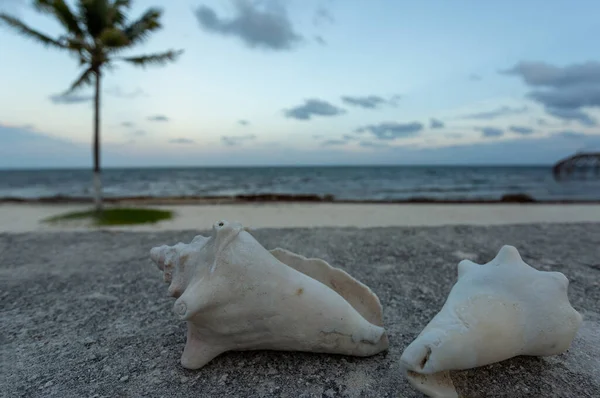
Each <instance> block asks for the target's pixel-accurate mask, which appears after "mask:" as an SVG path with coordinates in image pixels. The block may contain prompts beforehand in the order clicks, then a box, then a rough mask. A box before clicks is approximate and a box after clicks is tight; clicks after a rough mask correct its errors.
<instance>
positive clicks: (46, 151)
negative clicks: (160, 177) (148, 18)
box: [0, 0, 600, 168]
mask: <svg viewBox="0 0 600 398" xmlns="http://www.w3.org/2000/svg"><path fill="white" fill-rule="evenodd" d="M27 3H28V2H26V1H18V0H0V10H1V11H4V12H7V13H11V14H14V15H17V16H18V17H19V18H21V19H22V20H24V21H25V22H26V23H27V24H29V25H31V26H35V27H36V28H37V29H39V30H41V31H44V32H46V33H48V34H50V35H53V36H58V35H59V34H60V29H59V27H58V25H57V24H56V23H55V22H54V21H52V20H50V19H49V18H48V17H46V16H42V15H38V14H36V13H35V12H34V11H33V10H31V9H30V8H29V7H27V6H26V4H27ZM574 4H576V6H575V5H574ZM151 6H158V7H161V8H162V9H163V10H164V16H163V25H164V28H163V29H162V30H160V31H159V32H157V33H155V34H154V35H153V36H152V37H151V38H150V40H148V41H147V42H146V43H145V44H144V45H143V46H141V47H139V48H138V49H137V50H132V51H131V54H132V55H133V54H137V53H146V52H153V51H163V50H167V49H170V48H173V49H183V50H184V53H183V55H182V56H181V58H180V59H179V61H178V62H177V63H175V64H171V65H168V66H166V67H149V68H147V69H135V68H133V67H131V66H129V65H119V66H118V67H117V68H115V70H112V71H109V72H107V75H106V77H105V79H104V82H103V91H102V95H103V103H102V149H103V156H102V163H103V165H104V166H107V167H111V166H169V165H172V166H178V165H186V166H187V165H199V166H202V165H246V164H247V165H255V164H260V165H271V164H381V163H385V164H423V163H426V164H440V163H445V164H457V163H458V164H480V163H490V164H521V163H538V164H539V163H553V162H555V161H556V160H558V159H560V158H561V157H563V156H567V155H569V154H571V153H573V152H574V151H577V150H581V149H600V127H599V124H598V123H600V109H599V108H600V55H599V54H600V47H599V46H598V44H597V40H596V39H595V38H597V37H600V20H598V18H597V15H600V2H598V1H592V0H578V1H577V2H576V3H574V2H570V1H566V0H553V1H541V0H529V1H527V2H522V1H516V0H505V1H486V2H482V1H475V0H471V1H467V0H453V1H451V2H450V1H442V0H438V1H433V0H432V1H419V2H417V1H392V0H388V1H383V0H379V1H369V2H367V1H359V0H345V1H342V0H287V1H284V0H281V1H276V0H271V1H249V0H237V1H230V0H205V1H187V0H185V1H176V2H175V1H159V0H137V1H135V2H134V7H133V9H132V10H131V16H132V18H135V17H137V16H138V15H140V14H141V13H142V12H143V11H144V10H145V9H146V8H148V7H151ZM0 38H1V39H0V40H1V43H2V44H1V47H2V50H1V51H0V87H1V91H0V168H6V167H9V168H12V167H88V166H90V165H91V162H92V158H91V153H92V152H91V140H92V118H93V114H92V103H91V101H90V100H89V99H90V96H91V90H87V89H84V90H82V91H81V92H78V93H77V94H76V95H74V96H71V97H68V98H62V97H60V94H61V93H62V92H64V90H65V89H66V88H68V86H69V85H70V83H71V82H72V80H73V79H74V78H75V77H76V76H77V73H78V66H77V62H76V61H75V60H74V59H73V58H71V57H70V56H68V55H67V54H64V53H60V52H57V51H54V50H50V49H45V48H43V47H42V46H40V45H38V44H37V43H34V42H32V41H30V40H28V39H25V38H23V37H20V36H18V35H16V34H14V33H12V31H10V30H8V29H7V28H5V27H4V26H0Z"/></svg>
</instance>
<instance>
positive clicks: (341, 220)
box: [0, 203, 600, 232]
mask: <svg viewBox="0 0 600 398" xmlns="http://www.w3.org/2000/svg"><path fill="white" fill-rule="evenodd" d="M152 207H153V208H160V209H169V210H173V211H174V212H175V217H174V218H173V219H172V220H168V221H164V222H160V223H158V224H148V225H141V226H128V227H110V229H114V230H132V231H159V230H163V231H169V230H170V231H172V230H189V229H196V230H197V229H204V228H206V227H207V226H209V225H211V224H212V223H213V222H214V221H216V220H219V219H226V220H231V221H239V222H241V223H243V224H244V225H247V226H251V227H254V228H304V227H357V228H371V227H394V226H440V225H504V224H530V223H575V222H577V223H579V222H600V205H599V204H589V205H586V204H569V205H554V204H475V205H474V204H460V205H456V204H441V205H440V204H343V203H264V204H207V205H161V206H152ZM86 209H89V205H83V204H53V205H49V204H1V205H0V231H1V232H34V231H73V230H75V231H77V230H89V229H91V228H90V227H88V226H86V225H84V224H82V223H81V222H74V223H73V222H70V223H60V224H51V225H50V224H47V223H42V222H41V221H42V220H44V219H46V218H48V217H51V216H55V215H58V214H63V213H66V212H71V211H78V210H86ZM96 229H97V228H96Z"/></svg>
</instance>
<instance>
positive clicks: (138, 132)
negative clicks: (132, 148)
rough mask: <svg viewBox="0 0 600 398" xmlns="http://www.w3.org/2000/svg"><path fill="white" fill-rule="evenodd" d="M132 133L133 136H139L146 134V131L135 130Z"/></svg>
mask: <svg viewBox="0 0 600 398" xmlns="http://www.w3.org/2000/svg"><path fill="white" fill-rule="evenodd" d="M132 134H133V135H135V136H138V137H141V136H143V135H146V134H147V133H146V131H145V130H136V131H134V132H133V133H132Z"/></svg>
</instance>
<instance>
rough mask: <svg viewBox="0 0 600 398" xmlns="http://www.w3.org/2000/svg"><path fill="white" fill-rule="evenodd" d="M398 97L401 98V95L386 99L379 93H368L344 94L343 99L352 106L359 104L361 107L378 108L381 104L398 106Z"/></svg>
mask: <svg viewBox="0 0 600 398" xmlns="http://www.w3.org/2000/svg"><path fill="white" fill-rule="evenodd" d="M398 99H400V96H399V95H394V96H392V97H390V98H389V99H385V98H383V97H380V96H378V95H366V96H351V95H344V96H342V101H343V102H345V103H346V104H348V105H352V106H358V107H361V108H367V109H376V108H378V107H379V106H380V105H390V106H396V105H397V101H398Z"/></svg>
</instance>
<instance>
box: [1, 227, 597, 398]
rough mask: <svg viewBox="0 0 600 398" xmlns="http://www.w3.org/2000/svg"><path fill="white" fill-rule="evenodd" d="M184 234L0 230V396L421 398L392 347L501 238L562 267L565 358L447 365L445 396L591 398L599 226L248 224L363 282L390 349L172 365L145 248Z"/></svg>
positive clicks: (169, 334) (162, 297) (178, 327)
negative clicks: (570, 322)
mask: <svg viewBox="0 0 600 398" xmlns="http://www.w3.org/2000/svg"><path fill="white" fill-rule="evenodd" d="M212 221H214V220H209V221H207V223H206V224H207V226H208V225H210V223H212ZM196 234H197V232H196V231H162V232H149V233H138V232H87V233H74V232H57V233H26V234H0V307H1V322H0V358H1V359H0V360H1V364H2V370H1V372H0V386H1V387H0V396H3V397H11V398H12V397H61V398H63V397H64V398H67V397H78V398H79V397H111V398H112V397H290V398H291V397H294V398H295V397H422V395H421V394H420V393H418V392H417V391H416V390H414V389H413V388H412V387H411V386H410V384H409V383H408V382H407V381H406V379H405V378H404V375H403V373H402V371H401V368H400V365H399V358H400V355H401V353H402V351H403V349H404V348H405V347H406V346H407V345H408V344H409V343H410V342H411V341H412V339H414V337H415V336H416V335H417V334H418V333H419V331H420V330H421V329H422V328H423V327H424V326H425V325H426V323H427V322H428V321H429V320H430V319H431V317H432V316H433V315H434V314H435V313H436V312H437V311H438V310H439V309H440V308H441V305H442V304H443V302H444V300H445V297H446V295H447V293H448V292H449V290H450V288H451V286H452V284H453V283H454V281H455V278H456V265H457V263H458V261H459V260H461V259H463V258H471V259H473V260H475V261H479V262H487V261H489V260H490V259H491V258H493V257H494V256H495V254H496V253H497V250H498V249H499V248H500V247H501V246H502V245H503V244H511V245H514V246H516V247H517V248H518V249H519V250H520V252H521V255H522V256H523V259H524V260H525V261H526V262H527V263H529V264H530V265H532V266H534V267H536V268H539V269H544V270H556V271H561V272H563V273H565V275H566V276H567V277H568V278H569V280H570V281H571V284H570V287H569V298H570V300H571V303H572V305H573V306H574V307H575V308H576V309H577V310H578V311H580V312H581V313H582V315H583V316H584V319H585V321H584V324H583V326H582V328H581V329H580V331H579V333H578V336H577V338H576V339H575V341H574V343H573V345H572V348H571V349H570V350H569V351H568V352H567V353H565V354H562V355H559V356H555V357H549V358H533V357H519V358H513V359H510V360H507V361H504V362H501V363H497V364H493V365H490V366H486V367H482V368H478V369H475V370H470V371H464V372H453V373H452V379H453V381H454V384H455V386H456V388H457V390H458V391H459V393H460V394H462V396H463V397H561V398H569V397H578V398H579V397H599V396H600V315H599V314H598V312H600V224H597V223H590V224H534V225H525V226H524V225H521V226H490V227H483V226H447V227H418V228H413V227H390V228H374V229H353V228H320V229H276V230H275V229H264V230H259V231H257V232H256V233H255V236H256V237H257V239H258V240H259V241H260V242H261V243H263V245H264V246H265V247H267V248H274V247H277V246H280V247H284V248H287V249H290V250H293V251H296V252H298V253H301V254H303V255H306V256H317V257H322V258H324V259H326V260H327V261H330V262H331V263H332V264H333V265H335V266H338V267H341V268H343V269H345V270H347V271H348V272H350V273H351V274H352V275H353V276H355V277H357V278H358V279H360V280H361V281H363V282H364V283H366V284H367V285H369V286H370V287H371V288H372V289H373V290H374V291H375V292H376V293H377V294H378V296H379V298H380V299H381V302H382V304H383V306H384V318H385V326H386V328H387V330H388V333H389V338H390V350H389V351H388V352H387V353H383V354H380V355H377V356H374V357H370V358H353V357H343V356H335V355H325V354H307V353H299V352H297V353H290V352H287V353H283V352H267V351H262V352H243V353H226V354H223V355H221V356H220V357H217V358H216V359H215V360H213V361H212V362H211V363H210V364H209V365H207V366H206V367H204V368H203V369H200V370H198V371H189V370H185V369H183V368H182V367H181V365H180V364H179V357H180V355H181V352H182V350H183V345H184V341H185V324H184V323H183V322H180V321H178V320H176V318H175V316H174V314H173V313H172V305H173V301H174V299H172V298H170V297H168V296H167V285H166V284H164V283H163V281H162V278H161V273H160V271H158V270H157V269H156V268H155V266H154V265H153V264H152V263H151V261H150V259H149V250H150V248H151V247H153V246H155V245H159V244H163V243H168V244H174V243H176V242H177V241H184V242H188V241H190V240H191V239H192V238H193V236H194V235H196Z"/></svg>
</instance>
